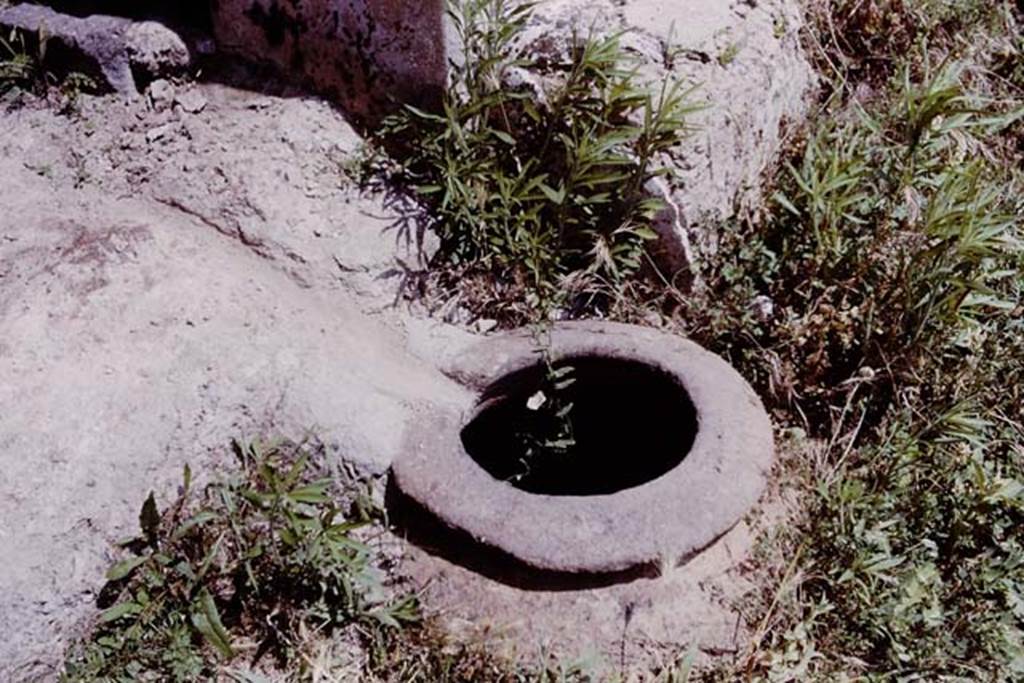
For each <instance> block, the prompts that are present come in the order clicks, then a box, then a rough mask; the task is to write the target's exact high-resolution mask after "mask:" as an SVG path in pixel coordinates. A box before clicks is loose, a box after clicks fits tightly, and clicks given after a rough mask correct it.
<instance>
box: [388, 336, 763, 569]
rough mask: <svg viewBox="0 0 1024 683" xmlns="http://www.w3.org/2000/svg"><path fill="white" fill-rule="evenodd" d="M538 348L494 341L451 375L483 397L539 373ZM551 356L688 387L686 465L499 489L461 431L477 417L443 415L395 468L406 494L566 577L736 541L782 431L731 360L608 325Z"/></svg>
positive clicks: (418, 428)
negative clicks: (606, 362)
mask: <svg viewBox="0 0 1024 683" xmlns="http://www.w3.org/2000/svg"><path fill="white" fill-rule="evenodd" d="M537 345H538V342H537V340H536V339H535V337H534V336H533V334H532V333H529V332H516V333H508V334H504V335H496V336H492V337H490V338H488V339H487V340H486V341H484V342H481V343H480V344H479V345H478V346H476V347H474V348H472V349H470V350H469V351H467V352H465V353H463V354H462V355H461V356H460V357H459V358H458V359H456V360H455V362H454V363H453V365H452V366H450V367H448V368H447V372H448V373H449V374H450V375H451V376H452V377H454V378H456V379H458V380H459V381H460V382H462V383H463V384H465V385H466V386H467V387H470V388H472V389H474V390H476V391H484V390H485V389H486V388H487V387H489V386H490V385H491V384H492V383H494V382H496V381H498V380H499V379H502V378H505V377H507V376H509V375H510V374H512V373H513V372H516V371H518V370H521V369H523V368H527V367H532V366H535V365H536V363H537ZM550 353H551V354H552V355H553V357H555V358H567V357H568V358H575V357H601V358H618V359H625V360H634V361H639V362H642V363H644V364H646V365H649V366H651V367H655V368H658V369H659V370H660V371H662V372H667V373H669V374H670V375H671V376H672V377H673V378H674V379H675V380H677V381H678V382H679V383H680V385H681V386H683V387H685V390H686V392H687V393H688V394H689V397H690V400H691V401H692V403H693V406H694V407H695V408H696V414H697V420H698V422H699V428H698V429H697V432H696V437H695V440H694V441H693V444H692V446H691V447H690V449H689V452H688V453H687V454H686V456H685V458H684V459H683V460H682V462H681V463H680V464H679V465H677V466H675V467H674V468H673V469H671V470H669V471H668V472H667V473H665V474H662V475H660V476H658V477H657V478H655V479H653V480H651V481H649V482H647V483H643V484H640V485H637V486H633V487H631V488H626V489H623V490H619V491H617V492H614V493H610V494H602V495H540V494H536V493H530V492H527V491H524V490H521V489H519V488H516V487H515V486H513V485H512V484H510V483H508V482H504V481H499V480H498V479H495V478H494V477H493V476H491V474H489V473H488V472H487V471H485V470H484V469H483V468H482V467H480V466H479V465H478V464H477V463H476V462H475V461H474V460H473V459H472V458H471V457H470V456H469V455H468V454H467V452H466V450H465V447H464V446H463V443H462V441H461V440H460V433H461V431H462V428H463V427H464V426H465V424H466V423H467V422H468V421H469V419H470V418H471V417H472V414H471V413H470V414H466V413H458V412H450V411H445V410H438V411H434V412H433V414H432V417H431V418H430V419H429V420H425V421H422V422H420V423H418V424H415V425H410V429H409V431H408V433H407V446H406V448H404V449H403V453H402V455H401V457H400V458H399V459H398V460H396V461H395V463H394V464H393V465H392V470H393V473H394V478H395V483H396V484H397V486H398V488H399V489H400V490H401V491H402V492H403V493H404V494H405V495H406V496H408V497H409V498H411V499H412V500H413V501H415V502H416V503H417V504H418V505H420V506H422V508H424V509H425V510H427V511H429V512H430V513H431V514H433V515H435V516H436V517H437V518H438V519H440V520H441V521H442V523H443V524H444V525H445V526H447V527H450V528H453V529H458V530H461V531H464V532H466V533H468V534H469V535H470V536H472V538H474V539H475V540H476V542H477V543H479V544H480V546H481V547H482V548H493V549H497V550H498V551H499V552H502V553H505V554H507V555H509V556H511V557H513V558H515V559H516V560H517V561H519V562H521V563H523V564H524V565H526V566H528V567H532V568H535V569H537V570H540V571H542V572H554V573H560V574H561V573H569V574H615V573H623V572H626V573H628V572H634V571H641V572H643V571H649V570H650V569H651V568H652V567H653V568H656V567H661V566H664V565H667V566H672V565H674V564H675V563H676V562H679V561H683V560H686V559H688V558H690V557H692V556H693V555H694V554H696V553H697V552H699V551H700V550H701V549H703V548H705V547H707V546H708V545H709V544H711V543H712V542H713V541H714V540H715V539H717V538H719V537H720V536H721V535H722V534H724V533H725V532H727V531H728V530H729V529H730V528H732V527H733V526H734V525H735V524H736V523H737V522H738V521H739V519H740V517H741V516H742V515H743V514H745V513H746V512H747V511H748V510H750V508H751V507H752V506H753V505H754V503H755V502H756V501H757V499H758V497H759V496H760V494H761V492H762V491H763V489H764V486H765V483H766V480H767V476H768V472H769V470H770V468H771V465H772V460H773V456H774V447H773V440H772V426H771V422H770V421H769V419H768V416H767V415H766V413H765V411H764V408H763V407H762V405H761V402H760V400H759V399H758V398H757V396H756V395H755V394H754V392H753V391H752V390H751V389H750V387H749V385H747V383H746V382H745V381H744V380H743V379H742V378H741V377H740V376H739V375H738V374H737V373H736V371H735V370H734V369H732V367H730V366H729V365H728V364H727V363H726V362H725V361H723V360H722V359H721V358H719V357H718V356H715V355H714V354H712V353H710V352H708V351H705V350H704V349H702V348H700V347H699V346H697V345H696V344H694V343H692V342H689V341H686V340H683V339H680V338H678V337H676V336H674V335H671V334H668V333H664V332H659V331H656V330H651V329H646V328H640V327H635V326H628V325H621V324H614V323H602V322H573V323H557V324H555V325H554V326H553V328H552V331H551V347H550ZM607 400H608V401H616V400H628V397H623V396H609V397H608V398H607ZM680 419H681V418H680ZM633 427H634V428H635V427H636V426H635V425H634V426H633ZM624 428H630V426H626V427H624ZM644 428H649V429H680V428H683V427H682V425H681V424H664V425H645V426H644ZM580 457H581V458H585V457H586V454H585V453H582V454H580ZM638 457H639V458H642V457H643V454H642V453H641V454H637V453H622V459H623V461H624V462H630V461H631V460H632V459H635V458H638ZM583 466H584V467H585V465H583Z"/></svg>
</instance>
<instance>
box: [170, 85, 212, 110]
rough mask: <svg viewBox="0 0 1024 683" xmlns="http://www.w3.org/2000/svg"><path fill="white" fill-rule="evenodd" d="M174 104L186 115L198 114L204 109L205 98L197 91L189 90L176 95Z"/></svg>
mask: <svg viewBox="0 0 1024 683" xmlns="http://www.w3.org/2000/svg"><path fill="white" fill-rule="evenodd" d="M174 103H175V104H177V105H178V106H179V107H181V109H182V111H184V112H186V113H188V114H198V113H199V112H201V111H203V110H204V109H206V104H207V103H206V98H205V97H203V94H202V93H201V92H199V91H198V90H189V91H187V92H184V93H182V94H180V95H178V96H177V97H176V98H175V99H174Z"/></svg>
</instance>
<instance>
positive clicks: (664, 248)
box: [644, 178, 697, 281]
mask: <svg viewBox="0 0 1024 683" xmlns="http://www.w3.org/2000/svg"><path fill="white" fill-rule="evenodd" d="M644 190H646V191H647V193H648V194H649V195H650V196H652V197H655V198H657V199H660V200H661V201H662V203H663V204H664V208H662V209H661V210H660V211H659V212H658V213H657V215H655V216H654V220H653V221H652V222H651V227H652V228H653V229H654V232H656V233H657V234H658V242H657V244H656V245H655V248H654V249H653V255H654V258H655V259H656V260H657V262H658V266H659V267H660V268H661V269H662V270H663V271H665V272H664V274H665V275H666V276H668V277H669V279H671V280H672V281H676V275H677V274H678V273H681V272H684V273H687V274H688V275H689V276H690V277H695V276H696V272H697V263H696V261H697V259H696V257H695V256H694V252H693V247H692V246H691V245H690V233H689V231H688V230H687V229H686V220H685V217H684V215H683V210H682V208H681V207H680V206H679V204H678V203H677V202H676V201H675V199H674V198H673V196H672V191H671V190H670V189H669V187H668V185H667V184H666V183H665V181H664V180H662V179H661V178H652V179H651V180H649V181H648V182H647V185H645V186H644Z"/></svg>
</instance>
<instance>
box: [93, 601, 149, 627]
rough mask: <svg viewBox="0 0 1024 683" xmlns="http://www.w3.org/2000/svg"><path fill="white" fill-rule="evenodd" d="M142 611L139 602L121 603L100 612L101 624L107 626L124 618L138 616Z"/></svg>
mask: <svg viewBox="0 0 1024 683" xmlns="http://www.w3.org/2000/svg"><path fill="white" fill-rule="evenodd" d="M141 611H142V605H140V604H139V603H137V602H120V603H118V604H116V605H114V606H113V607H111V608H110V609H107V610H104V611H103V612H100V623H101V624H107V623H110V622H111V621H117V620H118V619H123V618H124V617H127V616H131V615H133V614H138V613H139V612H141Z"/></svg>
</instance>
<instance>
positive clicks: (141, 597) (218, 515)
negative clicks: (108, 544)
mask: <svg viewBox="0 0 1024 683" xmlns="http://www.w3.org/2000/svg"><path fill="white" fill-rule="evenodd" d="M234 453H235V456H236V457H237V459H238V463H237V469H235V470H234V471H233V472H232V473H231V474H229V475H228V476H227V477H226V478H225V479H224V480H223V481H219V482H216V483H213V484H210V485H208V486H206V487H204V488H203V489H202V490H201V491H195V490H193V485H192V484H193V482H192V476H191V473H190V471H189V469H188V468H187V467H186V469H185V476H184V481H183V484H182V489H181V490H182V493H181V496H180V497H179V498H178V499H177V500H176V501H175V502H174V503H173V504H172V505H171V506H170V507H168V508H167V509H166V510H164V511H163V512H160V511H159V510H158V509H157V505H156V503H155V501H154V497H153V495H152V494H151V495H150V496H149V498H147V499H146V502H145V504H144V505H143V507H142V511H141V513H140V515H139V523H140V528H141V534H140V535H139V536H138V537H136V538H133V539H130V540H128V541H126V542H125V543H124V546H125V547H126V548H127V549H129V551H130V556H129V557H128V558H126V559H124V560H122V561H120V562H118V563H117V564H115V565H114V566H113V567H111V568H110V571H109V572H108V573H107V579H108V581H109V583H108V584H107V585H106V587H105V588H104V591H103V595H102V597H101V601H102V603H103V604H104V606H105V609H104V610H103V611H102V612H101V613H100V615H99V617H98V622H97V624H96V628H95V630H94V631H93V633H92V634H91V635H90V637H89V639H88V640H87V641H85V642H83V643H81V644H79V645H78V646H76V647H75V648H73V649H72V650H71V652H70V653H69V655H68V658H67V663H66V670H65V673H64V676H63V680H65V681H137V680H162V681H183V682H184V681H195V680H200V679H203V680H206V679H211V678H213V677H215V676H216V675H219V674H225V675H229V676H236V680H255V679H250V678H245V677H244V676H248V675H249V674H247V673H245V672H246V670H250V671H251V670H255V671H260V670H263V671H267V670H269V671H274V670H277V671H285V672H288V675H289V676H295V677H301V676H303V675H305V674H308V671H309V669H310V663H309V660H308V658H307V657H305V655H308V651H309V649H310V644H311V642H315V641H316V639H318V638H326V637H327V636H330V635H334V636H338V635H339V633H340V631H341V630H342V629H344V628H349V629H350V632H351V633H354V634H355V635H354V636H352V637H354V638H355V641H354V642H361V641H360V639H361V638H367V637H370V636H367V635H366V634H372V633H374V632H376V631H377V630H379V629H384V630H387V629H397V628H400V626H401V625H402V624H404V623H409V622H413V621H415V620H416V619H417V618H418V611H417V606H416V600H415V598H414V597H413V596H411V595H404V594H400V593H399V594H395V591H391V590H386V583H387V578H386V574H385V573H384V572H383V571H382V567H386V566H387V562H386V560H385V559H384V558H383V557H382V555H381V553H380V552H379V551H376V550H374V549H373V548H372V547H371V546H370V545H368V544H366V543H365V542H363V541H362V540H360V539H359V538H358V533H357V530H359V529H361V528H364V527H367V526H368V525H369V524H371V523H372V522H373V521H374V520H376V519H378V517H379V514H380V512H379V510H377V509H376V508H375V507H374V506H373V505H372V503H370V502H369V499H368V498H367V497H366V496H364V495H357V494H355V493H354V491H353V490H351V489H344V488H341V487H339V485H338V483H337V478H332V477H330V476H328V472H327V470H326V469H325V465H324V462H323V460H322V457H319V451H318V450H317V449H314V448H311V447H308V446H306V445H302V444H298V445H294V444H293V445H289V444H277V445H273V444H260V443H254V444H252V445H249V446H246V447H243V446H241V445H240V444H237V443H236V444H235V445H234ZM360 634H361V635H360ZM240 662H242V663H244V666H238V667H237V668H235V669H233V668H232V666H236V665H239V663H240ZM231 671H235V673H234V674H232V673H231ZM253 675H255V674H253Z"/></svg>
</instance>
